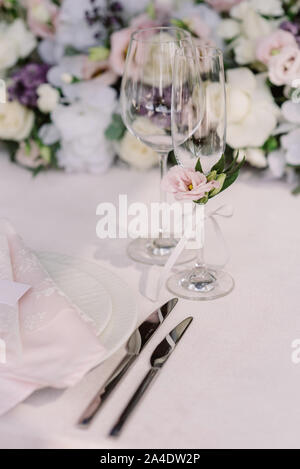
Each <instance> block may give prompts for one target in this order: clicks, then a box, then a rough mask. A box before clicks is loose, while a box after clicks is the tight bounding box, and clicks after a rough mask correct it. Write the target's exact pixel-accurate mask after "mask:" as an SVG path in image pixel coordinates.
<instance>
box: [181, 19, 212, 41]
mask: <svg viewBox="0 0 300 469" xmlns="http://www.w3.org/2000/svg"><path fill="white" fill-rule="evenodd" d="M184 21H185V22H186V23H188V25H189V28H190V30H191V31H192V33H194V34H195V35H196V36H198V37H199V38H201V39H207V38H209V37H210V35H211V28H210V27H209V26H208V25H207V24H206V23H205V22H204V21H203V20H202V19H201V18H200V16H194V17H192V18H189V17H187V18H185V19H184Z"/></svg>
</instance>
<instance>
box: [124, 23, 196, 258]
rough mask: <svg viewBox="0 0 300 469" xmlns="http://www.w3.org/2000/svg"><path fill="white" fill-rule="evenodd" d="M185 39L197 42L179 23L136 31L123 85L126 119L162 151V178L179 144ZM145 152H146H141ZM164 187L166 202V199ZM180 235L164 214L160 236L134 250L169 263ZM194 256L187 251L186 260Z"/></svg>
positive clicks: (162, 195)
mask: <svg viewBox="0 0 300 469" xmlns="http://www.w3.org/2000/svg"><path fill="white" fill-rule="evenodd" d="M182 41H188V43H190V44H192V39H191V36H190V34H189V33H188V32H187V31H185V30H183V29H180V28H176V27H155V28H148V29H141V30H138V31H136V32H134V33H133V34H132V36H131V40H130V45H129V48H128V51H127V57H126V65H125V72H124V75H123V79H122V86H121V106H122V116H123V120H124V123H125V125H126V127H127V128H128V130H129V131H130V132H131V133H132V134H133V135H134V136H135V137H136V138H138V139H139V140H140V141H141V142H143V143H144V144H145V145H147V146H149V147H150V148H152V149H153V150H155V151H156V152H157V153H158V155H159V165H160V175H161V179H162V178H163V176H164V175H165V172H166V167H167V157H168V153H169V152H170V151H171V150H172V149H173V143H172V137H171V97H172V83H173V63H174V56H175V52H176V50H177V49H178V48H179V47H180V46H181V44H182ZM141 158H143V155H142V154H141ZM165 197H166V196H165V193H164V191H162V190H161V191H160V202H161V203H162V202H165V200H166V199H165ZM176 244H177V241H176V240H175V239H174V238H173V237H172V236H171V235H170V234H169V233H164V229H163V219H162V215H161V220H160V229H159V236H158V237H157V238H156V239H150V238H139V239H136V240H134V241H132V242H131V243H130V245H129V247H128V253H129V256H130V257H131V258H133V259H134V260H137V261H140V262H145V263H149V264H164V263H165V262H166V260H167V259H168V257H169V255H170V253H171V252H172V249H173V248H174V247H175V246H176ZM193 257H194V254H192V253H191V252H190V253H189V252H186V253H185V255H184V256H183V257H182V258H181V261H182V262H186V261H187V260H190V259H191V258H193Z"/></svg>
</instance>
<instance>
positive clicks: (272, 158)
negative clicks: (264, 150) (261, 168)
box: [268, 149, 286, 178]
mask: <svg viewBox="0 0 300 469" xmlns="http://www.w3.org/2000/svg"><path fill="white" fill-rule="evenodd" d="M268 164H269V168H270V170H271V173H272V174H273V176H274V177H275V178H281V177H282V176H283V175H284V173H285V166H286V159H285V151H284V150H282V149H280V150H275V151H272V152H271V153H269V155H268Z"/></svg>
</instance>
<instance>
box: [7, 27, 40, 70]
mask: <svg viewBox="0 0 300 469" xmlns="http://www.w3.org/2000/svg"><path fill="white" fill-rule="evenodd" d="M35 46H36V39H35V37H34V35H33V34H32V33H31V32H30V31H29V30H28V29H27V28H26V25H25V23H24V21H23V20H22V19H16V20H15V21H14V22H13V23H11V24H9V25H8V24H6V23H0V70H4V69H6V68H9V67H12V66H13V65H15V64H16V63H17V61H18V60H19V59H20V58H25V57H27V56H28V55H29V54H30V53H31V52H32V51H33V49H34V48H35Z"/></svg>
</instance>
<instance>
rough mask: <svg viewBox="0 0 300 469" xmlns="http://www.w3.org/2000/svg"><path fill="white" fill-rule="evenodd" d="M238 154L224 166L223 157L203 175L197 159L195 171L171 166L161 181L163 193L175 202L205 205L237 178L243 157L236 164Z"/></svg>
mask: <svg viewBox="0 0 300 469" xmlns="http://www.w3.org/2000/svg"><path fill="white" fill-rule="evenodd" d="M238 159H239V153H237V154H236V156H235V158H234V159H233V161H232V162H231V163H230V164H229V165H227V166H226V163H225V156H224V155H222V156H221V158H220V159H219V161H218V162H217V163H216V164H215V165H214V166H213V167H212V168H211V170H210V172H209V174H207V175H205V174H204V172H203V169H202V166H201V162H200V158H199V159H198V161H197V163H196V166H195V169H193V168H183V167H182V166H179V165H175V166H173V167H172V168H171V169H170V170H169V171H168V172H167V174H166V175H165V176H164V178H163V180H162V183H161V185H162V188H163V190H164V191H166V192H169V193H171V194H173V195H174V197H175V199H176V200H192V201H193V202H195V203H196V204H200V205H205V204H207V202H208V201H209V199H212V198H213V197H215V196H216V195H218V194H220V193H221V192H223V191H225V190H226V189H228V187H230V186H231V185H232V184H233V183H234V182H235V181H236V179H237V178H238V176H239V172H240V169H241V167H242V166H243V164H244V162H245V157H244V158H242V160H240V161H239V162H238Z"/></svg>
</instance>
